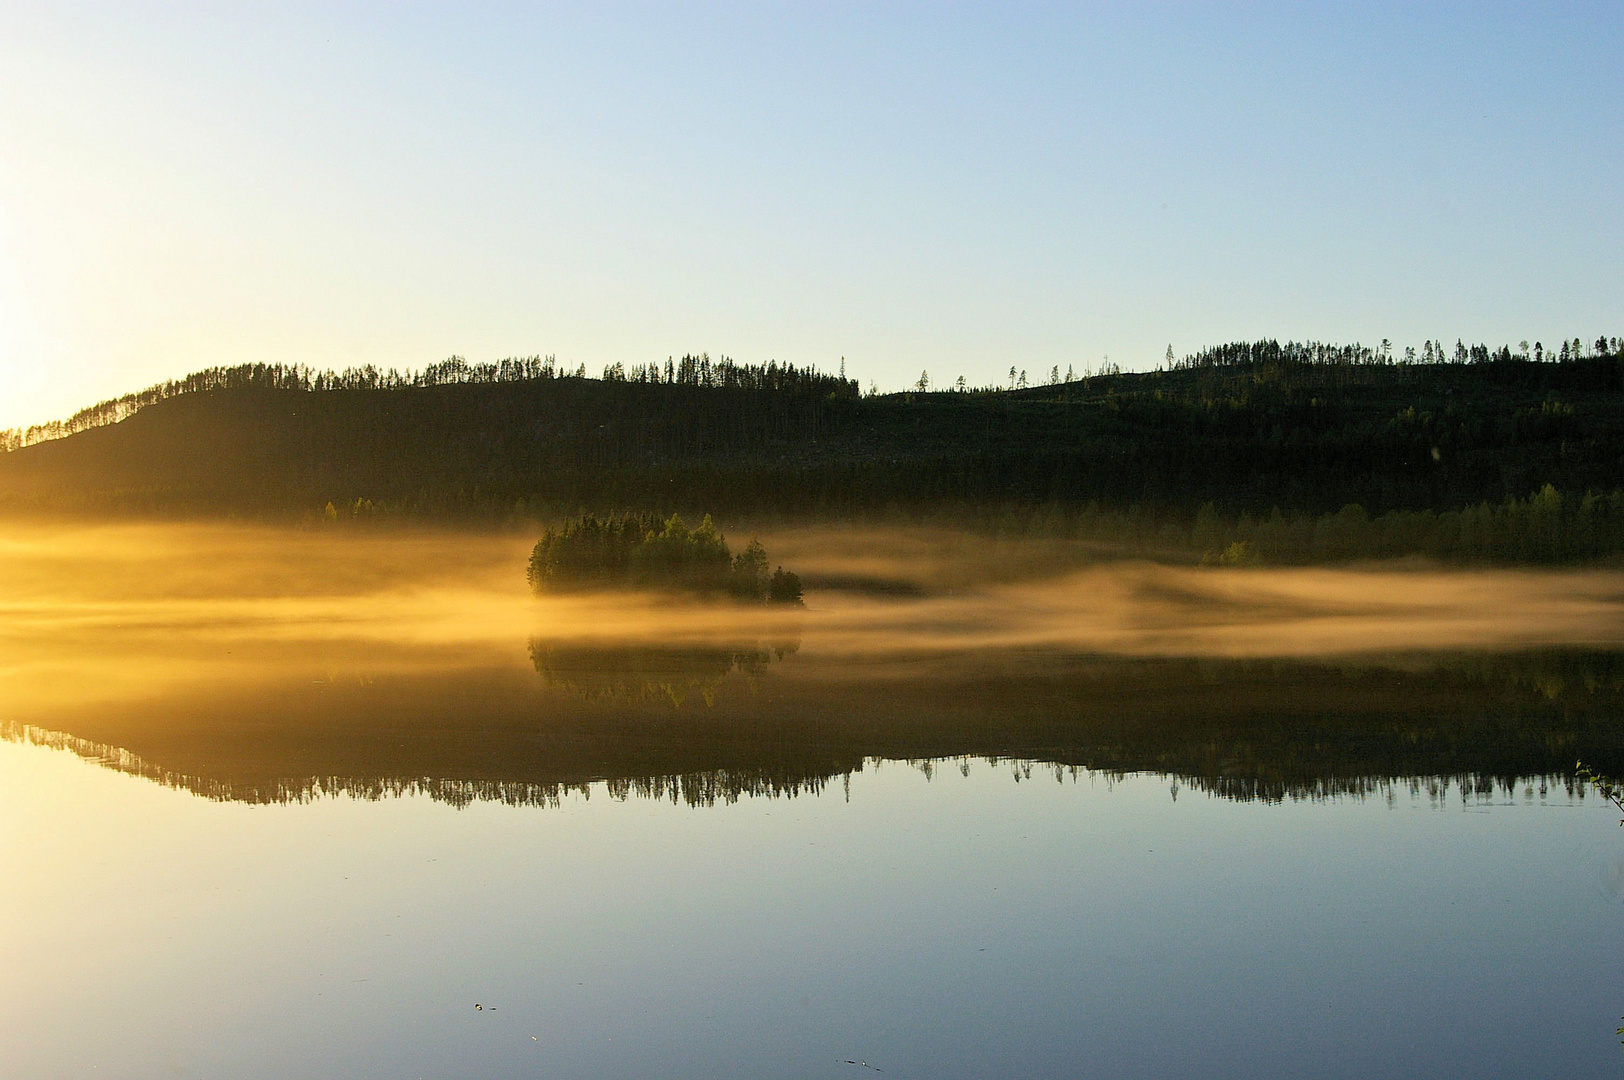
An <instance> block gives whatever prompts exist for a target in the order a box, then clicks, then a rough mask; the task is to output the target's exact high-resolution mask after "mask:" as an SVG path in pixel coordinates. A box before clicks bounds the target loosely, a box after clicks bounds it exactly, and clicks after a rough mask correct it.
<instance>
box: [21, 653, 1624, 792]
mask: <svg viewBox="0 0 1624 1080" xmlns="http://www.w3.org/2000/svg"><path fill="white" fill-rule="evenodd" d="M788 649H789V647H787V646H786V648H785V650H784V651H785V652H787V651H788ZM778 658H779V652H778V650H776V649H775V648H773V647H772V646H770V645H764V644H759V643H756V644H747V645H707V646H680V647H676V646H673V647H652V646H635V647H634V646H625V645H617V646H612V647H607V648H593V647H588V646H586V645H584V644H582V643H579V642H571V643H560V642H544V641H537V642H533V643H532V660H533V661H534V665H535V671H536V672H538V673H539V674H540V676H541V677H540V678H538V677H537V675H536V674H533V673H531V672H530V671H529V670H528V669H522V670H513V669H511V668H505V669H498V670H475V671H460V672H451V673H446V674H434V675H421V676H411V677H408V676H396V677H382V676H380V677H378V678H375V679H372V680H368V681H361V680H356V681H354V682H352V683H337V682H335V683H325V684H322V685H320V686H313V685H311V684H309V683H308V682H306V683H304V684H302V685H299V686H293V685H291V680H290V685H287V686H281V687H278V688H276V689H274V690H270V691H268V690H264V689H260V690H256V691H254V692H252V693H246V692H245V693H244V694H243V696H240V697H238V698H235V699H227V698H225V697H224V696H222V695H221V694H218V693H211V694H207V695H203V696H200V697H198V698H196V699H195V700H190V701H187V700H182V699H174V700H163V701H155V702H151V703H138V702H132V703H130V705H129V707H127V708H121V709H118V710H109V711H107V712H104V713H97V714H86V715H82V716H75V717H69V718H62V717H52V718H51V719H50V720H49V723H50V725H51V727H52V728H53V729H55V730H52V731H46V730H42V729H40V728H26V727H24V726H23V721H21V720H18V721H16V722H13V723H12V724H10V726H6V725H4V724H0V737H5V738H9V739H13V740H17V739H24V740H26V741H31V742H46V743H50V744H52V745H58V746H61V747H63V748H65V749H69V750H72V751H73V752H75V753H78V754H80V755H81V756H84V757H87V758H89V759H91V760H95V761H99V762H101V763H102V764H104V765H106V766H107V767H110V768H114V769H118V770H120V771H124V772H129V773H134V774H136V775H142V776H147V777H150V778H152V779H154V780H157V781H159V782H162V783H168V784H174V785H177V786H181V787H185V788H187V789H189V790H192V791H196V792H198V793H200V794H203V795H206V796H208V797H212V798H221V799H234V800H245V801H254V802H263V801H288V800H299V799H306V798H313V797H319V796H322V795H329V794H348V795H352V796H356V797H360V798H381V797H385V796H390V795H398V794H424V795H428V796H431V797H433V798H436V799H440V800H443V801H446V802H449V803H452V804H456V805H462V804H465V803H468V802H472V801H476V800H494V801H501V802H509V803H514V804H539V805H547V804H550V803H554V802H556V801H557V800H558V799H560V798H563V797H565V796H566V795H569V794H572V793H584V792H589V791H590V792H598V793H603V792H605V791H607V793H608V794H609V795H611V796H612V797H619V798H631V797H638V798H661V799H666V798H669V799H672V800H675V801H678V802H684V803H691V804H695V805H708V804H710V803H713V802H718V801H722V802H725V801H730V800H733V799H737V798H739V797H741V796H746V795H751V796H754V795H770V796H779V795H782V796H792V795H796V794H799V793H802V792H815V791H819V790H821V789H822V788H823V787H824V786H825V785H826V784H827V783H828V782H829V781H831V780H835V779H838V778H840V777H841V776H844V775H849V774H850V773H851V772H853V771H857V770H861V769H863V768H865V767H866V766H867V765H868V764H869V763H871V762H873V761H876V760H894V761H904V762H911V763H913V764H914V765H915V766H916V767H919V768H921V769H924V770H926V771H927V772H933V771H934V770H935V769H936V768H937V767H938V765H939V764H940V763H942V762H949V763H964V762H969V761H971V760H987V761H997V762H1012V763H1017V764H1016V765H1014V766H1012V767H1013V768H1014V774H1015V775H1016V776H1017V777H1018V778H1021V779H1023V780H1025V779H1028V778H1030V777H1031V776H1032V775H1034V774H1036V775H1039V776H1040V777H1041V776H1042V774H1043V772H1044V771H1045V770H1054V771H1055V776H1056V777H1057V778H1061V779H1064V778H1065V777H1068V776H1073V775H1076V774H1077V771H1078V770H1085V769H1086V770H1089V771H1091V772H1093V773H1096V774H1104V775H1106V776H1111V775H1119V774H1128V773H1154V774H1160V775H1164V776H1167V777H1170V778H1172V779H1174V780H1175V781H1176V783H1177V784H1178V785H1179V786H1180V787H1183V788H1186V789H1194V790H1199V791H1204V792H1208V793H1211V794H1214V795H1218V796H1221V797H1225V798H1233V799H1245V800H1279V799H1296V798H1337V797H1347V796H1352V797H1370V796H1375V797H1381V796H1383V795H1394V794H1398V793H1403V792H1405V791H1406V790H1407V791H1408V792H1410V793H1411V794H1413V795H1414V796H1415V797H1418V798H1428V799H1432V800H1434V801H1443V800H1454V799H1456V798H1459V799H1464V800H1467V801H1473V800H1482V799H1505V798H1517V799H1523V798H1531V797H1534V795H1535V794H1536V793H1537V794H1538V795H1541V796H1543V795H1545V794H1546V793H1547V792H1551V793H1560V794H1565V795H1567V796H1570V797H1571V796H1582V795H1583V792H1584V787H1585V785H1584V784H1583V783H1582V782H1579V781H1578V780H1577V779H1576V777H1575V773H1574V762H1575V760H1583V761H1584V762H1586V763H1587V764H1588V765H1591V766H1592V767H1594V768H1595V769H1597V770H1598V771H1600V772H1603V773H1607V774H1610V775H1620V774H1621V773H1624V729H1621V728H1620V725H1619V723H1618V718H1619V716H1620V715H1621V714H1624V658H1621V656H1620V655H1617V654H1610V653H1583V652H1563V651H1552V652H1547V653H1530V654H1523V655H1518V656H1505V657H1453V658H1451V657H1445V658H1437V657H1434V658H1427V659H1419V660H1414V661H1397V660H1394V661H1389V662H1386V663H1379V664H1378V663H1368V662H1367V663H1358V664H1355V663H1343V664H1329V663H1296V662H1276V661H1216V660H1172V659H1156V660H1119V659H1103V658H1098V657H1076V656H1072V657H1065V656H1054V655H1031V654H1013V653H1012V654H999V655H978V656H975V657H970V656H962V655H961V656H949V657H940V658H934V659H920V660H916V661H908V662H897V663H894V664H888V665H884V666H879V665H876V666H872V667H865V666H863V665H861V664H853V663H846V662H843V663H840V664H832V663H828V662H821V661H819V660H818V659H817V658H815V657H798V658H797V660H796V662H795V663H790V664H780V663H777V662H776V660H777V659H778ZM701 701H703V702H704V704H703V705H701V704H700V702H701ZM143 709H145V710H146V711H144V712H143V711H142V710H143ZM1021 763H1024V764H1021Z"/></svg>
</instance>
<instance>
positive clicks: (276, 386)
mask: <svg viewBox="0 0 1624 1080" xmlns="http://www.w3.org/2000/svg"><path fill="white" fill-rule="evenodd" d="M586 377H587V373H586V365H585V364H580V365H577V366H576V367H574V368H566V367H562V366H560V365H559V363H558V361H557V358H556V357H554V356H550V355H549V356H539V355H538V356H515V357H507V358H506V359H502V360H496V361H492V362H489V363H470V362H469V361H468V360H466V359H465V358H463V357H461V356H452V357H449V358H447V359H445V360H442V361H440V362H439V363H436V364H430V365H428V366H427V367H425V368H423V369H422V370H419V371H412V370H407V371H404V372H403V371H399V370H396V369H394V368H387V369H384V368H378V367H375V366H373V365H371V364H368V365H365V366H363V367H352V368H346V369H345V370H344V371H341V372H335V371H328V370H318V369H315V368H310V367H306V366H304V365H302V364H238V365H235V366H231V367H213V368H206V369H204V370H203V371H197V372H193V373H192V374H190V375H187V376H184V377H182V378H179V379H170V380H167V381H165V382H161V383H157V384H155V385H153V386H149V387H147V388H146V389H144V390H137V391H134V392H132V393H128V394H124V395H122V396H120V397H116V398H110V399H108V400H106V401H100V402H97V403H96V404H94V405H90V406H87V407H86V408H83V409H80V410H79V411H78V412H76V413H74V414H73V415H72V416H70V417H68V418H67V419H66V420H51V421H48V422H46V423H43V424H34V425H31V426H28V427H24V428H8V429H3V430H0V453H3V452H7V451H12V450H20V449H22V448H23V447H25V446H33V445H35V444H36V443H41V442H48V441H50V440H53V439H61V438H66V437H67V436H69V435H74V434H77V433H79V432H81V431H88V430H90V429H91V428H97V427H105V426H107V425H109V424H117V423H119V422H121V421H123V420H127V419H129V418H130V417H131V416H134V415H135V414H136V413H137V412H139V411H140V410H142V409H144V408H146V407H148V406H150V405H155V404H157V403H158V402H160V401H167V400H169V399H170V398H175V397H180V396H182V395H186V394H202V393H208V392H210V391H217V390H238V391H240V390H269V391H298V392H302V393H319V392H324V391H334V390H401V389H406V388H409V387H430V386H456V385H466V384H484V385H489V384H495V383H525V382H540V381H549V380H554V379H585V378H586ZM603 381H605V382H638V383H645V384H655V385H669V386H697V387H707V388H719V389H741V390H768V391H775V392H788V393H794V394H813V395H830V396H842V397H856V396H857V393H858V389H857V383H856V382H855V381H854V380H848V379H846V378H845V377H844V376H843V375H840V376H837V375H828V374H825V373H823V372H821V371H819V370H818V369H817V367H816V366H815V365H808V366H797V365H795V364H779V363H778V362H777V361H769V362H767V363H766V364H740V363H738V362H736V361H734V360H732V359H730V358H728V357H726V356H724V357H722V358H721V359H719V360H715V361H713V360H712V359H711V357H710V354H709V353H700V354H698V355H693V354H688V355H684V356H683V357H682V359H681V360H680V361H676V360H673V359H672V358H667V360H666V363H665V367H664V368H663V369H662V368H661V367H660V365H658V364H640V365H634V366H633V367H632V368H630V369H627V368H626V367H625V365H623V364H620V363H615V364H610V365H609V366H607V367H606V368H604V372H603Z"/></svg>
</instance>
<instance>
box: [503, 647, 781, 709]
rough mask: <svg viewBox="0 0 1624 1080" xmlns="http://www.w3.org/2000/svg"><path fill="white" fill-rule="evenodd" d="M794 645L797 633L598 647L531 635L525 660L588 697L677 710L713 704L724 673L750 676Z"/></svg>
mask: <svg viewBox="0 0 1624 1080" xmlns="http://www.w3.org/2000/svg"><path fill="white" fill-rule="evenodd" d="M800 647H801V642H800V639H799V638H798V637H797V638H790V639H783V640H780V641H778V642H775V643H773V644H770V645H769V644H766V643H763V642H741V643H736V644H719V645H687V646H669V645H654V644H648V643H640V644H625V645H603V644H600V643H597V642H591V641H555V640H551V639H548V638H540V637H533V638H531V639H530V662H531V663H532V664H534V665H535V667H536V674H538V675H540V676H541V678H542V681H543V682H544V683H546V684H547V685H548V686H549V687H551V688H553V689H557V690H563V691H566V692H568V693H572V694H578V695H580V696H581V697H584V698H587V699H588V700H607V701H620V702H638V703H643V702H650V701H656V702H669V703H670V704H671V705H673V706H676V707H679V708H680V707H681V706H682V705H683V704H684V703H685V702H687V701H688V700H689V698H690V697H694V696H697V697H698V698H699V699H701V700H702V701H703V702H704V703H705V704H706V705H715V704H716V691H717V689H718V688H719V687H720V686H721V685H722V681H723V680H724V679H726V678H727V676H728V675H729V673H731V672H734V671H737V672H739V673H741V674H743V675H744V676H746V677H747V678H752V679H753V678H754V677H755V676H756V675H758V674H760V673H761V671H763V670H764V669H765V668H766V666H767V665H768V664H770V663H772V662H773V660H775V659H777V660H782V659H784V657H786V656H790V655H792V654H793V653H795V652H796V651H797V650H799V649H800Z"/></svg>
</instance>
